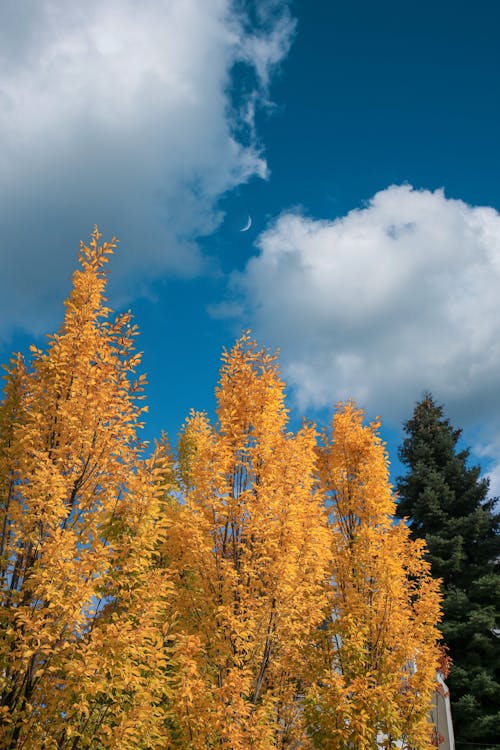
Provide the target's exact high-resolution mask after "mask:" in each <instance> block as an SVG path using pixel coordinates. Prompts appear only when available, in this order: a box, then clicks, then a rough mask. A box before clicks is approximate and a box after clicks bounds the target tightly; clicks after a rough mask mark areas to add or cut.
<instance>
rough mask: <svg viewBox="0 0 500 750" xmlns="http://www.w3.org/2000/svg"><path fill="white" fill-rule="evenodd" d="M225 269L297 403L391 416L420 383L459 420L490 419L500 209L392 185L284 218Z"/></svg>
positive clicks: (496, 402)
mask: <svg viewBox="0 0 500 750" xmlns="http://www.w3.org/2000/svg"><path fill="white" fill-rule="evenodd" d="M258 249H259V252H258V255H256V256H255V257H253V258H252V259H251V260H250V261H249V262H248V264H247V267H246V269H245V271H244V272H243V273H242V274H235V275H234V276H233V281H232V284H233V292H234V293H235V299H236V300H237V301H238V300H239V301H243V302H244V303H245V305H246V319H245V321H244V324H245V326H246V325H248V324H250V325H252V327H253V328H254V330H255V332H256V334H257V336H258V337H259V339H261V340H262V341H263V342H266V343H267V344H269V345H272V346H279V347H280V349H281V362H282V365H283V369H284V372H285V375H286V378H287V381H288V382H289V383H290V384H291V385H292V386H293V388H294V391H295V395H296V398H297V401H298V405H299V407H300V408H301V409H307V408H310V407H323V406H332V405H333V403H335V401H337V400H338V399H345V398H347V397H349V396H352V397H354V398H356V399H357V400H358V402H359V403H360V405H362V406H364V407H365V408H366V409H367V410H368V411H369V412H370V413H372V414H373V413H377V414H380V415H381V416H382V417H383V418H384V419H386V420H389V421H392V422H393V423H398V422H399V421H400V420H401V419H404V418H407V417H408V416H409V412H410V410H411V408H412V405H413V403H414V402H415V400H417V399H418V398H419V397H420V396H421V394H422V391H423V390H424V389H430V390H431V392H432V393H433V394H434V395H435V397H436V398H437V399H438V400H439V401H442V402H444V403H445V407H446V412H447V413H448V414H449V416H450V417H451V418H452V419H454V420H456V421H457V423H458V424H460V425H462V426H464V427H465V426H467V425H473V424H477V423H478V422H479V421H480V420H483V421H486V422H489V423H490V424H492V423H493V421H495V420H500V395H499V394H500V391H499V380H500V324H499V321H500V293H499V289H500V215H499V214H498V213H497V212H496V211H495V210H494V209H492V208H487V207H472V206H469V205H467V204H466V203H464V202H463V201H460V200H451V199H448V198H446V197H445V195H444V193H443V191H442V190H437V191H435V192H431V191H428V190H413V189H412V188H411V187H410V186H407V185H403V186H392V187H389V188H387V189H386V190H382V191H380V192H379V193H377V194H376V195H375V196H374V197H373V198H372V199H371V200H370V201H369V203H367V204H366V206H364V207H363V208H361V209H358V210H354V211H351V212H350V213H348V214H347V215H346V216H344V217H341V218H339V219H336V220H334V221H333V220H332V221H328V220H324V221H320V220H316V219H311V218H308V217H307V216H304V215H303V214H301V213H285V214H283V215H281V216H280V217H279V218H278V219H277V220H276V221H275V223H274V224H273V225H272V226H270V227H269V228H268V230H267V231H266V232H264V233H263V234H262V235H261V236H260V238H259V240H258Z"/></svg>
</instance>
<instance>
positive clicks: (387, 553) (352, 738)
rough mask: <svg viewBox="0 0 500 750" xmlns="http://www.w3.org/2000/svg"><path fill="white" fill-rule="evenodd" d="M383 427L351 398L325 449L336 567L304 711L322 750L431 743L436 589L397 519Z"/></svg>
mask: <svg viewBox="0 0 500 750" xmlns="http://www.w3.org/2000/svg"><path fill="white" fill-rule="evenodd" d="M378 428H379V423H378V422H373V423H372V424H370V425H368V426H365V425H363V412H362V411H361V410H360V409H357V408H356V406H355V405H354V403H352V402H348V403H346V404H345V405H342V406H340V408H339V409H338V410H337V412H336V413H335V415H334V417H333V424H332V432H331V435H329V434H328V433H325V435H324V442H323V445H322V446H321V447H320V449H319V461H320V463H319V468H320V477H321V485H322V488H323V491H324V493H325V496H326V500H327V503H328V506H329V509H330V523H331V527H332V531H333V539H332V544H333V548H332V552H333V554H332V560H333V564H332V568H331V586H329V598H328V606H327V609H326V610H325V620H324V624H323V627H322V629H321V631H320V632H321V637H318V639H317V644H316V648H315V649H313V652H312V654H313V656H312V658H313V660H315V664H316V666H315V673H316V678H317V683H316V688H315V689H313V690H312V691H311V693H310V695H309V700H308V711H307V715H308V719H309V724H310V732H311V736H312V738H313V741H314V746H315V747H317V748H324V749H325V750H326V749H328V750H351V748H356V750H373V748H375V747H377V746H379V747H386V748H396V747H398V748H401V747H403V748H411V749H412V750H424V748H425V749H427V748H431V747H433V744H432V740H431V734H430V727H429V723H428V715H429V709H430V703H431V697H432V693H433V690H434V687H435V679H436V669H437V664H438V659H439V650H438V646H437V641H438V636H439V631H438V630H437V627H436V623H437V621H438V619H439V616H440V607H439V593H438V585H437V583H436V582H435V581H434V580H433V579H432V578H431V576H430V574H429V565H428V563H427V562H426V561H425V560H424V559H423V548H424V545H423V543H422V542H421V541H420V540H419V541H416V542H413V541H411V540H410V538H409V530H408V529H407V528H406V526H405V525H404V524H397V525H394V523H393V515H394V510H395V503H394V498H393V495H392V492H391V486H390V484H389V473H388V461H387V455H386V452H385V449H384V446H383V444H382V442H381V440H380V437H379V435H378Z"/></svg>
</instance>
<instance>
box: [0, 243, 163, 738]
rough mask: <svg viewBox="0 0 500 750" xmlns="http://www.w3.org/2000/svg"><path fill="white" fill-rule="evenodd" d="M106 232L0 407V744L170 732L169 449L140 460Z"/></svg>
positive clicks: (126, 329) (125, 319)
mask: <svg viewBox="0 0 500 750" xmlns="http://www.w3.org/2000/svg"><path fill="white" fill-rule="evenodd" d="M114 246H115V243H114V242H113V241H112V242H111V243H106V242H105V243H103V244H102V245H99V234H98V232H97V230H96V231H95V232H94V234H93V236H92V240H91V242H90V245H89V246H86V245H83V244H82V247H81V253H80V264H81V267H80V269H79V270H77V271H76V272H75V274H74V276H73V289H72V292H71V295H70V297H69V299H68V300H67V302H66V313H65V318H64V323H63V325H62V327H61V329H60V331H59V332H58V333H57V334H56V335H54V336H52V337H51V338H50V343H49V346H48V349H47V351H45V352H44V351H41V350H39V349H37V348H35V347H33V349H32V354H33V364H32V366H31V367H26V366H25V364H24V363H23V361H22V359H21V358H20V357H18V358H16V359H15V360H14V361H13V362H12V364H11V367H10V368H9V370H8V373H7V384H6V389H5V398H4V400H3V402H2V404H1V405H0V534H1V536H0V745H1V746H2V748H11V749H13V748H21V747H22V748H23V749H24V750H40V748H58V750H70V749H71V750H77V749H78V750H79V749H80V748H86V747H92V748H96V750H100V749H101V748H123V749H124V750H125V748H149V747H158V742H159V741H160V739H161V738H164V737H165V721H164V716H163V714H162V709H161V705H162V702H163V701H164V698H165V695H164V693H165V682H164V680H163V678H162V677H163V672H164V670H165V651H164V647H163V636H162V627H163V625H162V623H164V621H165V612H166V606H167V600H168V592H169V586H170V584H169V581H168V578H167V573H166V571H165V570H164V569H162V568H161V567H159V566H158V565H156V558H155V555H156V548H157V547H158V545H159V543H160V541H161V539H162V535H163V527H162V524H161V523H158V521H157V519H158V518H159V517H160V516H161V507H160V506H161V503H162V497H163V496H164V494H165V488H164V486H163V485H164V484H165V481H166V477H167V476H168V467H167V458H166V456H164V455H163V454H162V451H161V450H159V451H157V452H156V453H155V454H154V455H153V457H152V458H151V459H148V460H145V459H143V458H142V446H141V444H140V442H139V441H138V439H137V429H138V427H139V426H140V424H141V421H140V420H141V417H142V412H143V408H142V407H141V404H140V403H138V401H137V399H138V395H139V394H140V392H141V390H142V386H143V382H144V378H143V376H139V377H137V376H136V375H135V372H136V369H137V366H138V364H139V361H140V357H139V355H137V354H136V353H135V352H134V351H133V339H134V336H135V333H136V331H135V328H134V326H132V324H131V319H130V314H128V313H126V314H124V315H121V316H118V317H117V318H115V319H114V320H113V319H112V318H111V317H110V312H111V311H110V310H109V308H108V307H107V306H106V301H105V298H104V291H105V285H106V275H105V273H104V269H105V264H106V262H107V260H108V257H109V255H110V253H111V252H112V251H113V248H114Z"/></svg>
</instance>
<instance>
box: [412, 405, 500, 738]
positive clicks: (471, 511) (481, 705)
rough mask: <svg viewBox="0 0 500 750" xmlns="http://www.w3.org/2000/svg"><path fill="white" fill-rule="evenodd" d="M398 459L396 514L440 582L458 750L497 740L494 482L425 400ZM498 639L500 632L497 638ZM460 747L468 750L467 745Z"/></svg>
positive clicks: (499, 565) (499, 571) (498, 553)
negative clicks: (401, 469) (422, 546)
mask: <svg viewBox="0 0 500 750" xmlns="http://www.w3.org/2000/svg"><path fill="white" fill-rule="evenodd" d="M404 429H405V432H406V434H407V437H406V439H405V440H404V441H403V444H402V446H401V447H400V449H399V458H400V460H401V461H402V463H403V464H404V465H405V466H407V468H408V473H407V474H406V476H404V477H399V478H398V482H397V489H398V492H399V496H400V500H399V505H398V510H397V514H398V516H399V517H407V518H408V519H409V526H410V529H411V532H412V534H413V536H414V537H415V538H417V537H420V538H424V539H425V541H426V542H427V546H428V548H429V556H428V559H429V562H430V563H431V569H432V573H433V575H435V576H438V577H439V578H441V579H442V591H443V613H444V617H443V621H442V624H441V631H442V635H443V639H444V641H445V643H446V644H447V646H448V648H449V652H450V656H451V657H452V659H453V665H452V668H451V672H450V675H449V678H448V685H449V688H450V698H451V704H452V715H453V722H454V728H455V735H456V739H457V746H458V748H460V747H462V746H463V747H467V743H472V742H474V743H479V744H481V745H482V746H483V747H484V748H490V747H491V746H492V745H493V744H495V743H497V742H498V741H499V739H498V738H499V727H500V710H499V707H500V648H499V642H498V639H497V637H496V635H495V631H496V628H498V625H499V623H498V619H499V618H498V610H499V600H500V535H499V533H498V532H499V526H500V514H498V513H495V503H496V498H490V499H488V498H487V495H488V490H489V480H488V479H485V478H480V468H479V467H478V466H473V467H469V466H468V465H467V461H468V457H469V450H468V449H465V450H460V449H459V447H458V440H459V438H460V434H461V430H460V429H455V428H453V427H452V426H451V424H450V422H449V420H448V419H446V418H445V417H444V416H443V409H442V407H441V406H438V405H437V404H436V403H435V402H434V400H433V398H432V396H431V395H430V394H429V393H426V394H425V395H424V397H423V399H422V401H420V402H419V403H418V404H417V405H416V407H415V411H414V413H413V416H412V418H411V419H409V420H408V421H407V422H406V423H405V425H404ZM496 632H497V633H498V631H496ZM461 743H462V744H461Z"/></svg>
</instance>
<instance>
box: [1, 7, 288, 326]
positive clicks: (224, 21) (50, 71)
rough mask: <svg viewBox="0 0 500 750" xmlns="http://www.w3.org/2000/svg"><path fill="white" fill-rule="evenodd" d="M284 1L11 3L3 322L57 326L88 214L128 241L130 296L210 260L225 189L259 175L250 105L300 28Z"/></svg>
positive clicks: (122, 272) (4, 48)
mask: <svg viewBox="0 0 500 750" xmlns="http://www.w3.org/2000/svg"><path fill="white" fill-rule="evenodd" d="M280 8H281V10H279V9H277V8H274V10H273V12H272V16H268V17H267V18H266V20H265V23H263V22H262V23H260V24H259V23H258V22H254V23H253V24H252V23H250V21H249V19H248V18H247V17H246V16H245V15H244V14H243V13H242V12H240V11H237V10H236V9H235V6H234V5H233V3H232V2H231V1H230V0H211V2H206V0H142V2H141V3H137V2H134V0H107V1H106V2H100V1H98V0H88V2H85V3H81V2H78V1H77V0H42V1H41V2H40V1H38V0H37V1H36V2H35V0H31V2H30V1H29V0H27V2H23V3H3V4H2V7H1V10H0V56H1V60H0V62H1V64H0V138H1V141H2V150H1V153H0V197H1V212H0V254H1V262H2V274H1V275H0V279H1V281H0V335H2V334H3V335H6V334H8V333H9V332H10V331H11V330H12V328H13V327H14V326H17V327H21V328H25V329H28V330H30V331H35V332H36V331H39V330H44V329H45V328H46V327H47V326H48V325H51V324H52V318H53V316H54V310H55V309H58V308H57V307H56V303H55V300H59V299H60V297H61V295H62V294H64V291H65V289H66V286H67V277H68V275H69V273H70V271H71V269H72V267H73V265H74V260H75V250H76V247H77V243H78V241H79V239H80V238H82V237H86V236H87V235H88V233H89V231H90V229H91V228H92V225H93V224H94V223H98V224H99V225H100V226H101V227H102V229H103V230H104V231H105V232H106V233H107V234H110V233H114V234H116V235H117V236H119V237H120V239H121V240H122V244H123V247H122V248H121V250H120V254H119V258H117V259H116V262H115V264H114V267H115V274H114V275H115V279H117V280H118V283H117V286H119V288H120V291H121V293H122V294H125V295H126V294H129V293H132V292H133V291H137V289H138V288H139V287H140V286H141V285H144V284H146V285H147V283H148V280H150V279H152V278H155V277H157V276H159V275H162V274H165V273H176V274H181V275H193V274H197V273H199V272H200V271H202V270H203V266H204V259H203V257H202V253H201V252H200V248H199V246H198V244H197V238H198V237H199V236H201V235H203V234H207V233H209V232H211V231H212V230H213V229H214V228H215V227H216V226H217V224H218V222H219V221H220V219H221V217H220V215H219V214H218V213H217V209H216V206H217V200H218V198H219V197H220V196H221V195H222V194H223V193H224V192H226V191H227V190H230V189H231V188H233V187H235V186H236V185H238V184H241V183H244V182H246V181H248V180H249V179H250V178H252V177H253V176H259V177H264V176H265V175H266V171H267V167H266V162H265V158H264V155H263V154H262V153H261V150H260V148H259V146H258V144H257V140H256V135H255V127H254V120H253V113H254V110H255V104H256V101H257V100H258V99H259V98H262V100H263V101H267V99H268V85H269V79H270V76H271V75H272V72H273V70H274V69H275V67H276V65H278V64H279V62H280V60H281V59H282V58H283V57H284V56H285V55H286V53H287V51H288V48H289V45H290V42H291V38H292V36H293V29H294V24H293V21H292V20H291V18H290V15H289V14H288V12H287V11H286V8H284V6H283V5H281V6H280ZM238 62H239V63H240V64H242V65H244V66H247V69H248V71H249V72H250V73H251V76H250V81H251V83H250V84H248V80H247V83H246V89H245V92H244V94H243V96H242V97H240V99H241V102H240V105H241V106H240V107H238V108H237V109H235V108H234V107H232V106H231V101H230V96H229V93H228V92H229V89H230V88H231V84H232V83H233V81H232V72H233V69H234V66H235V64H236V63H238ZM247 79H248V77H247ZM245 101H246V102H247V106H246V107H243V104H244V102H245Z"/></svg>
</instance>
